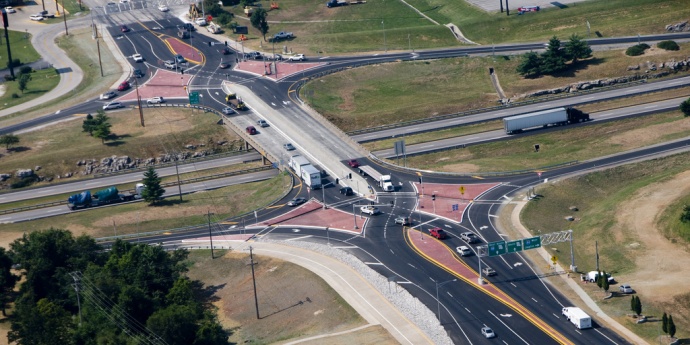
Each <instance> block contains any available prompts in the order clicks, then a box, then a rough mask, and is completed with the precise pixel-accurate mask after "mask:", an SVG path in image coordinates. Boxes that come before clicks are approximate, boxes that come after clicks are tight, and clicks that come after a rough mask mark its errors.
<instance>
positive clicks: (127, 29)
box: [120, 25, 129, 32]
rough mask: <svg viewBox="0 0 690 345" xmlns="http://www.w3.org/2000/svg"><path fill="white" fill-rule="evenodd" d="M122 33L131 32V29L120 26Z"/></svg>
mask: <svg viewBox="0 0 690 345" xmlns="http://www.w3.org/2000/svg"><path fill="white" fill-rule="evenodd" d="M120 31H122V32H129V28H128V27H127V25H122V26H120Z"/></svg>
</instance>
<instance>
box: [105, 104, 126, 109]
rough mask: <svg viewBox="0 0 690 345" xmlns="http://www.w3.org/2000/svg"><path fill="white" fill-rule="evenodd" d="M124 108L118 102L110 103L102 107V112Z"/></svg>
mask: <svg viewBox="0 0 690 345" xmlns="http://www.w3.org/2000/svg"><path fill="white" fill-rule="evenodd" d="M124 107H125V106H124V105H123V104H122V103H120V102H110V103H106V104H105V105H104V106H103V110H110V109H118V108H124Z"/></svg>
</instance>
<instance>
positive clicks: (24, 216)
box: [0, 169, 278, 224]
mask: <svg viewBox="0 0 690 345" xmlns="http://www.w3.org/2000/svg"><path fill="white" fill-rule="evenodd" d="M277 174H278V171H277V170H275V169H273V170H266V171H259V172H255V173H250V174H245V175H239V176H231V177H224V178H219V179H215V180H208V181H202V182H195V183H190V184H183V185H182V194H189V193H194V192H198V191H204V190H212V189H218V188H222V187H227V186H232V185H236V184H242V183H249V182H257V181H263V180H267V179H270V178H272V177H274V176H276V175H277ZM177 195H180V193H179V190H178V188H177V186H172V187H167V188H165V193H164V194H163V197H164V198H168V197H173V196H177ZM132 202H141V201H132ZM121 204H122V203H119V204H113V205H110V206H101V207H111V206H117V205H121ZM89 210H91V209H90V208H88V209H84V210H80V211H71V210H70V209H69V208H68V207H67V205H60V206H53V207H46V208H41V209H36V210H31V211H26V212H17V213H12V214H7V215H0V224H2V223H18V222H24V221H29V220H35V219H39V218H46V217H53V216H59V215H62V214H68V213H74V212H81V211H89Z"/></svg>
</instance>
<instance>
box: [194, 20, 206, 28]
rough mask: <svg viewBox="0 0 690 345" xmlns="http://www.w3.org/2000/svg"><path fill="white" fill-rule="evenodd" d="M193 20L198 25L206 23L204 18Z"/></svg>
mask: <svg viewBox="0 0 690 345" xmlns="http://www.w3.org/2000/svg"><path fill="white" fill-rule="evenodd" d="M194 22H195V23H196V25H199V26H206V25H207V24H208V23H206V19H204V18H197V19H194Z"/></svg>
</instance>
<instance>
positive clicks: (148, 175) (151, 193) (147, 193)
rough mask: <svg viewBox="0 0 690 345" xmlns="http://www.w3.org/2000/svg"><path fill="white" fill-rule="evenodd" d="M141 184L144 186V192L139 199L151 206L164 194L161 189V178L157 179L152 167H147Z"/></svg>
mask: <svg viewBox="0 0 690 345" xmlns="http://www.w3.org/2000/svg"><path fill="white" fill-rule="evenodd" d="M142 183H143V184H144V190H143V191H142V192H141V197H142V198H143V199H144V200H146V201H147V202H149V203H150V204H151V205H154V204H155V203H156V201H158V199H160V198H161V196H163V193H165V190H164V189H163V187H161V178H160V177H158V173H157V172H156V170H155V169H153V167H149V169H148V170H146V172H145V173H144V180H143V181H142Z"/></svg>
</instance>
